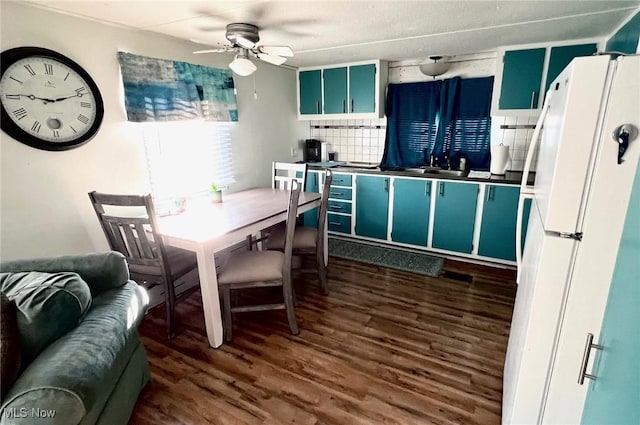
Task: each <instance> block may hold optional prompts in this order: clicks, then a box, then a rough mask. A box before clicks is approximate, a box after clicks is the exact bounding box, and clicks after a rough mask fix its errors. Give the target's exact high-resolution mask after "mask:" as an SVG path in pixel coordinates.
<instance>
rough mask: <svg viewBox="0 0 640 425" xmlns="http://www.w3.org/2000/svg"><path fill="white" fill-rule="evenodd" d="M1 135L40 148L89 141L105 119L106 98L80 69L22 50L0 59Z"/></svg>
mask: <svg viewBox="0 0 640 425" xmlns="http://www.w3.org/2000/svg"><path fill="white" fill-rule="evenodd" d="M0 68H1V69H2V74H1V76H0V104H1V105H2V117H1V118H2V121H1V122H0V123H1V125H2V130H3V131H4V132H5V133H7V134H8V135H9V136H11V137H13V138H14V139H16V140H18V141H19V142H22V143H24V144H27V145H29V146H32V147H34V148H38V149H45V150H50V151H61V150H67V149H72V148H75V147H78V146H80V145H82V144H83V143H86V142H88V141H89V140H90V139H91V138H92V137H93V136H95V134H96V133H97V131H98V128H100V124H101V123H102V118H103V115H104V106H103V103H102V96H100V91H99V90H98V86H97V85H96V83H95V82H94V81H93V79H92V78H91V76H90V75H89V74H88V73H87V71H85V70H84V69H83V68H82V67H81V66H80V65H78V64H77V63H76V62H74V61H73V60H71V59H69V58H68V57H66V56H64V55H61V54H60V53H57V52H54V51H53V50H49V49H43V48H40V47H17V48H15V49H9V50H5V51H4V52H2V56H1V58H0Z"/></svg>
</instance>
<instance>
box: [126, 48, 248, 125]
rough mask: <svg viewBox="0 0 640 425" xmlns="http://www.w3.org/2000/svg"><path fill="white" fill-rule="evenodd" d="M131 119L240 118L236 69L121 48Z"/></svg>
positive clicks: (140, 120)
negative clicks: (150, 55) (156, 56)
mask: <svg viewBox="0 0 640 425" xmlns="http://www.w3.org/2000/svg"><path fill="white" fill-rule="evenodd" d="M118 61H119V63H120V70H121V73H122V82H123V84H124V96H125V108H126V110H127V119H128V120H129V121H134V122H145V121H180V120H190V119H204V120H207V121H238V107H237V104H236V95H235V92H234V83H233V73H232V72H231V71H230V70H228V69H219V68H211V67H208V66H203V65H196V64H192V63H187V62H180V61H172V60H166V59H157V58H150V57H146V56H139V55H134V54H131V53H125V52H118Z"/></svg>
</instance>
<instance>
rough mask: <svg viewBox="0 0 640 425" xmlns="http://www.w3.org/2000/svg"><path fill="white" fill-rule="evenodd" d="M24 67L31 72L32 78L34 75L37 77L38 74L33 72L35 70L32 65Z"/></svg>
mask: <svg viewBox="0 0 640 425" xmlns="http://www.w3.org/2000/svg"><path fill="white" fill-rule="evenodd" d="M24 67H25V69H26V70H27V71H29V74H31V75H32V76H33V75H36V72H35V71H34V70H33V68H32V67H31V65H29V64H26V65H25V66H24Z"/></svg>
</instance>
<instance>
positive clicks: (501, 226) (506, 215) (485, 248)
mask: <svg viewBox="0 0 640 425" xmlns="http://www.w3.org/2000/svg"><path fill="white" fill-rule="evenodd" d="M519 197H520V188H519V187H517V186H495V185H487V186H486V187H485V196H484V205H483V209H482V225H481V228H480V240H479V244H478V254H479V255H482V256H485V257H493V258H500V259H503V260H511V261H515V259H516V218H517V214H518V198H519Z"/></svg>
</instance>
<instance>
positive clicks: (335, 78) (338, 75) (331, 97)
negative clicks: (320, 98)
mask: <svg viewBox="0 0 640 425" xmlns="http://www.w3.org/2000/svg"><path fill="white" fill-rule="evenodd" d="M322 77H323V79H324V113H325V114H344V113H345V112H347V68H346V67H341V68H328V69H325V70H324V71H323V73H322Z"/></svg>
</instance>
